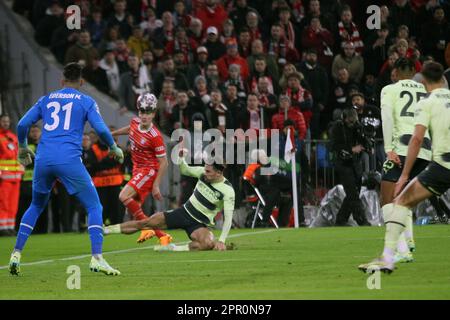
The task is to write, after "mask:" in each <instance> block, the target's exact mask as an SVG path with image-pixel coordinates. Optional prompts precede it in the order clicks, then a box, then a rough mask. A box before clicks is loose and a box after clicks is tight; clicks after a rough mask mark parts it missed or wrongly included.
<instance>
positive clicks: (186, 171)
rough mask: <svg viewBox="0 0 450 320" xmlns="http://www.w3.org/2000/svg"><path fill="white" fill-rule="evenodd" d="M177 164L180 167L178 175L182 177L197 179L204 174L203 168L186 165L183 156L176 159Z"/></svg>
mask: <svg viewBox="0 0 450 320" xmlns="http://www.w3.org/2000/svg"><path fill="white" fill-rule="evenodd" d="M177 163H178V164H179V166H180V173H181V174H182V175H184V176H189V177H194V178H199V177H200V176H201V175H202V174H203V173H205V168H204V167H191V166H190V165H188V164H187V162H186V159H185V158H184V156H183V157H180V158H178V161H177Z"/></svg>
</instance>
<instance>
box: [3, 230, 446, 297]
mask: <svg viewBox="0 0 450 320" xmlns="http://www.w3.org/2000/svg"><path fill="white" fill-rule="evenodd" d="M171 233H172V235H173V236H174V239H175V242H176V243H177V242H178V243H179V242H184V241H187V240H188V239H187V236H186V235H185V233H184V232H182V231H173V232H171ZM216 234H218V232H216ZM231 234H232V238H231V239H229V241H231V242H233V243H234V244H235V245H236V249H235V250H233V251H227V252H162V253H161V252H155V251H153V249H152V246H153V245H154V244H155V243H156V240H154V239H151V240H150V241H148V242H147V243H145V244H143V245H138V244H136V243H135V240H136V237H137V234H136V235H133V236H123V235H117V236H108V237H106V238H105V243H104V251H105V258H106V259H107V260H108V262H109V263H110V264H111V265H112V266H114V267H116V268H118V269H119V270H120V271H121V272H122V275H121V276H118V277H108V276H105V275H103V274H97V273H93V272H90V271H89V268H88V266H89V260H90V258H89V255H88V254H89V238H88V235H87V234H51V235H34V236H32V237H31V238H30V240H29V242H28V244H27V247H26V248H25V251H24V253H23V255H22V263H23V265H22V268H21V271H22V274H21V275H20V276H19V277H13V276H11V275H9V273H8V271H7V268H6V265H7V264H8V261H9V256H10V252H11V249H12V247H13V244H14V241H15V239H14V238H12V237H10V238H0V299H450V226H444V225H432V226H420V227H415V237H416V246H417V252H416V253H415V259H416V261H415V262H413V263H409V264H400V265H398V269H397V270H396V271H395V272H394V273H392V274H391V275H385V274H382V275H381V283H380V284H381V289H380V290H377V289H373V290H369V289H368V288H367V285H366V283H367V280H368V275H366V274H363V273H362V272H360V271H359V270H357V266H358V265H359V264H360V263H365V262H368V261H369V260H371V259H372V258H374V257H376V256H377V254H379V253H380V252H381V249H382V246H383V241H382V239H383V237H384V228H377V227H359V228H320V229H282V230H274V229H258V230H245V229H239V230H232V232H231ZM108 252H109V253H108ZM33 262H40V263H36V264H30V265H27V263H33ZM70 265H78V266H79V267H80V268H81V289H79V290H76V289H75V290H69V289H67V286H66V281H67V278H68V277H69V276H70V275H69V274H68V273H67V268H68V266H70Z"/></svg>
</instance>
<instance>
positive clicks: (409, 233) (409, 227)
mask: <svg viewBox="0 0 450 320" xmlns="http://www.w3.org/2000/svg"><path fill="white" fill-rule="evenodd" d="M405 239H406V241H409V240H413V219H412V211H411V214H410V215H408V217H407V220H406V229H405Z"/></svg>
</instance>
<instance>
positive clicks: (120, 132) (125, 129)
mask: <svg viewBox="0 0 450 320" xmlns="http://www.w3.org/2000/svg"><path fill="white" fill-rule="evenodd" d="M129 133H130V126H126V127H123V128H120V129H117V130H114V131H111V134H112V136H113V137H117V136H123V135H128V134H129Z"/></svg>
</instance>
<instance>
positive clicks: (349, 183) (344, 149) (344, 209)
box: [330, 108, 370, 226]
mask: <svg viewBox="0 0 450 320" xmlns="http://www.w3.org/2000/svg"><path fill="white" fill-rule="evenodd" d="M359 128H360V127H359V122H358V114H357V112H356V110H355V109H353V108H347V109H345V110H344V111H343V112H342V120H338V121H336V122H335V123H334V124H333V125H332V127H331V129H330V140H331V141H330V142H331V150H332V151H334V152H335V154H336V163H335V169H336V172H337V173H338V176H339V179H340V182H341V184H342V185H343V187H344V190H345V199H344V201H343V202H342V206H341V208H340V209H339V212H338V214H337V216H336V225H337V226H344V225H346V224H347V222H348V219H349V217H350V214H353V218H354V219H355V221H356V222H357V223H358V225H360V226H361V225H370V224H369V223H368V221H367V219H366V216H365V214H364V208H363V204H362V202H361V200H360V199H359V191H360V189H361V178H362V161H361V152H362V151H364V150H365V148H364V146H363V145H364V144H365V141H364V140H365V139H364V137H363V136H362V135H361V130H359Z"/></svg>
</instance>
